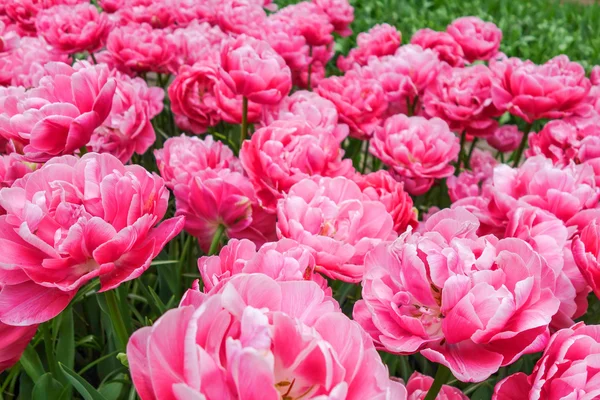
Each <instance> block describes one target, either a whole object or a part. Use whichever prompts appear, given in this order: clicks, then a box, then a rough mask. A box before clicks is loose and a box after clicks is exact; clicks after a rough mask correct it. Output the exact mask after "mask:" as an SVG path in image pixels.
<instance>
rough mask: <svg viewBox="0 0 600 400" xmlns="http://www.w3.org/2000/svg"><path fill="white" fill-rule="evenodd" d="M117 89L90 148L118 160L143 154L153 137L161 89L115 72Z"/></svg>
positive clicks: (152, 141) (150, 144)
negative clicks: (153, 124)
mask: <svg viewBox="0 0 600 400" xmlns="http://www.w3.org/2000/svg"><path fill="white" fill-rule="evenodd" d="M115 79H116V81H117V89H116V90H115V95H114V97H113V103H112V109H111V110H110V114H109V115H108V118H107V119H106V120H105V121H104V123H103V124H102V126H100V127H99V128H97V129H96V130H95V131H94V134H93V135H92V137H91V139H90V143H89V147H90V148H91V150H92V151H94V152H96V153H110V154H112V155H113V156H115V157H117V158H118V159H119V160H121V162H123V163H126V162H127V161H129V160H130V159H131V157H132V155H133V153H137V154H144V153H145V152H146V151H147V150H148V149H149V148H150V146H152V144H153V143H154V141H155V140H156V134H155V132H154V128H153V127H152V123H151V120H152V118H154V117H156V116H157V115H158V114H160V112H161V111H162V109H163V98H164V95H165V92H164V90H162V89H161V88H160V87H149V86H148V84H147V83H146V81H144V80H143V79H141V78H130V77H129V76H127V75H124V74H120V73H118V72H117V73H116V77H115Z"/></svg>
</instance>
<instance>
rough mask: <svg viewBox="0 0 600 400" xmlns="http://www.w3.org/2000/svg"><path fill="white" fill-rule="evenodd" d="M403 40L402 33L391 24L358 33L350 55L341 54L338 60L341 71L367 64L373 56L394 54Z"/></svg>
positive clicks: (376, 26)
mask: <svg viewBox="0 0 600 400" xmlns="http://www.w3.org/2000/svg"><path fill="white" fill-rule="evenodd" d="M401 42H402V33H400V31H398V30H397V29H396V28H394V27H393V26H391V25H388V24H381V25H375V26H374V27H372V28H371V29H369V31H368V32H362V33H359V34H358V37H357V38H356V43H357V47H356V48H354V49H352V50H350V52H349V53H348V57H344V56H340V57H339V58H338V61H337V65H338V68H339V69H340V70H341V71H348V70H350V69H352V68H353V66H354V65H355V64H357V65H359V66H362V65H366V64H367V62H368V61H369V59H370V58H371V57H383V56H387V55H391V54H394V53H395V52H396V50H398V48H399V47H400V43H401Z"/></svg>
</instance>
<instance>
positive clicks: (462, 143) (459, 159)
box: [454, 130, 467, 176]
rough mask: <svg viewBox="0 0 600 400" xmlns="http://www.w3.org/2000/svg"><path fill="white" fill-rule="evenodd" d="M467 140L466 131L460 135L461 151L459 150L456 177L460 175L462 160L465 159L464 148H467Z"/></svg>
mask: <svg viewBox="0 0 600 400" xmlns="http://www.w3.org/2000/svg"><path fill="white" fill-rule="evenodd" d="M466 140H467V131H466V130H464V131H462V133H461V134H460V149H459V150H458V162H457V163H456V171H455V172H454V175H456V176H458V174H460V164H461V163H462V159H463V157H464V151H463V147H465V141H466Z"/></svg>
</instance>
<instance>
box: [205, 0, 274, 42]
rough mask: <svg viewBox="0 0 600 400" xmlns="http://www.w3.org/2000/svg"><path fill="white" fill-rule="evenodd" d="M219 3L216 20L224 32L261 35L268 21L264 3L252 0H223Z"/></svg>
mask: <svg viewBox="0 0 600 400" xmlns="http://www.w3.org/2000/svg"><path fill="white" fill-rule="evenodd" d="M217 4H218V6H217V9H216V12H215V15H216V22H217V24H218V25H219V27H220V28H221V29H222V30H223V31H224V32H226V33H230V34H235V35H239V34H242V33H245V34H246V35H249V36H253V37H260V36H261V34H262V32H263V26H264V24H265V23H266V21H267V14H266V13H265V10H264V9H263V7H262V4H258V3H257V2H255V1H251V0H221V1H219V2H218V3H217Z"/></svg>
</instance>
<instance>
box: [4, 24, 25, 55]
mask: <svg viewBox="0 0 600 400" xmlns="http://www.w3.org/2000/svg"><path fill="white" fill-rule="evenodd" d="M20 41H21V37H20V36H19V34H18V33H17V31H16V29H15V26H14V25H11V24H8V23H4V22H3V21H2V20H0V57H4V56H6V53H9V52H11V51H13V50H14V49H16V48H17V47H19V44H20Z"/></svg>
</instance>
